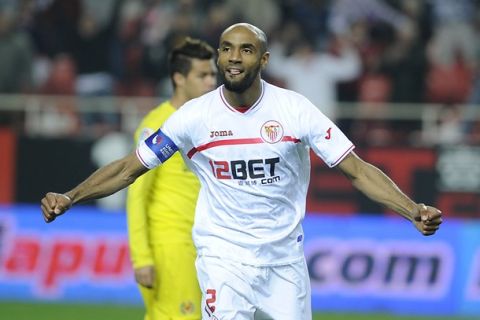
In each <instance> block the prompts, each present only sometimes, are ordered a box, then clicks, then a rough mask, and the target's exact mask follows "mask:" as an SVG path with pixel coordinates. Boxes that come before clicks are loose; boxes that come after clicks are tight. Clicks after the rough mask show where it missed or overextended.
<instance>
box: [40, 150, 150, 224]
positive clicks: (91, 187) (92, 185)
mask: <svg viewBox="0 0 480 320" xmlns="http://www.w3.org/2000/svg"><path fill="white" fill-rule="evenodd" d="M147 171H148V169H147V168H146V167H145V166H144V165H143V164H142V163H141V162H140V161H139V160H138V158H137V156H136V155H135V152H133V153H131V154H129V155H127V156H126V157H124V158H122V159H120V160H116V161H114V162H112V163H110V164H108V165H106V166H104V167H101V168H100V169H98V170H97V171H95V172H94V173H93V174H92V175H91V176H89V177H88V178H87V179H85V180H84V181H83V182H81V183H80V184H79V185H78V186H76V187H75V188H73V189H72V190H70V191H68V192H66V193H65V194H60V193H53V192H49V193H47V194H46V195H45V197H44V198H43V199H42V201H41V203H42V212H43V217H44V219H45V221H46V222H51V221H53V220H55V218H56V217H57V216H59V215H61V214H63V213H64V212H65V211H67V210H68V209H69V208H70V207H71V206H72V205H73V204H75V203H78V202H82V201H87V200H93V199H99V198H103V197H106V196H108V195H111V194H113V193H115V192H117V191H119V190H121V189H123V188H125V187H127V186H128V185H130V184H131V183H133V182H134V181H135V179H136V178H138V177H139V176H140V175H142V174H143V173H145V172H147Z"/></svg>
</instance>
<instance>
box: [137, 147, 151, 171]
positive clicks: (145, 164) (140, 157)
mask: <svg viewBox="0 0 480 320" xmlns="http://www.w3.org/2000/svg"><path fill="white" fill-rule="evenodd" d="M135 154H136V155H137V158H138V160H140V162H141V163H142V164H143V165H144V166H145V168H148V165H147V163H146V162H145V160H143V158H142V156H141V155H140V152H138V149H137V150H135Z"/></svg>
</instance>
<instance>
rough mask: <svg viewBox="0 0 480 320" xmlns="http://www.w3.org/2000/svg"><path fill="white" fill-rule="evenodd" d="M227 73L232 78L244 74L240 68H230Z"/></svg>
mask: <svg viewBox="0 0 480 320" xmlns="http://www.w3.org/2000/svg"><path fill="white" fill-rule="evenodd" d="M227 73H228V74H229V75H230V76H232V77H235V76H238V75H239V74H242V73H243V71H242V70H241V69H238V68H228V69H227Z"/></svg>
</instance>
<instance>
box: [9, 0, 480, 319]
mask: <svg viewBox="0 0 480 320" xmlns="http://www.w3.org/2000/svg"><path fill="white" fill-rule="evenodd" d="M239 21H246V22H251V23H253V24H255V25H257V26H259V27H260V28H262V29H263V30H265V31H266V32H267V34H268V35H269V40H270V48H271V53H272V57H271V66H270V67H269V68H268V69H267V70H266V71H265V72H264V78H265V79H267V80H268V81H270V82H273V83H275V84H278V85H281V86H284V87H287V88H292V89H294V90H297V91H299V92H302V93H304V94H305V95H306V96H307V97H309V98H310V99H311V100H312V101H313V102H315V103H316V104H317V105H319V106H321V107H322V110H324V112H325V113H327V114H328V115H329V116H330V117H332V118H334V119H335V120H336V121H337V123H338V124H339V126H340V127H341V128H342V129H343V130H344V131H345V132H346V133H347V134H348V135H349V136H350V137H351V139H352V140H353V141H354V142H355V143H356V145H357V152H358V153H359V154H360V155H361V156H362V157H364V158H365V159H367V160H369V161H371V162H372V163H374V164H376V165H378V166H379V167H380V168H382V169H383V170H384V171H385V172H387V173H388V174H389V175H390V176H391V177H392V178H393V179H394V180H395V181H396V182H397V183H398V184H399V185H400V187H401V188H402V189H403V190H404V191H405V192H406V193H408V194H409V195H411V196H412V197H413V198H415V199H416V200H417V201H419V202H425V203H429V204H433V205H435V206H437V207H439V208H440V209H441V210H442V211H443V212H444V214H445V217H446V219H445V223H444V225H443V226H442V230H441V231H440V232H439V234H438V235H437V236H435V237H431V238H428V239H427V238H423V237H422V236H420V235H418V234H417V233H416V232H415V231H414V230H413V228H412V227H411V226H410V225H409V224H408V223H405V221H403V220H401V219H399V218H397V217H396V216H394V215H393V214H391V213H390V212H388V211H385V210H384V209H382V208H380V207H378V206H376V205H374V204H372V203H371V202H369V201H368V200H367V199H365V198H364V197H363V196H362V195H360V194H358V193H357V192H355V191H354V190H353V189H352V187H351V186H350V185H349V184H348V182H347V180H346V179H345V178H343V177H342V176H341V175H339V174H338V173H337V172H336V171H335V170H329V169H327V168H326V167H325V166H324V165H323V164H322V163H321V162H320V161H319V160H318V159H316V158H312V178H311V185H310V189H309V195H308V207H307V211H308V214H307V217H306V221H305V233H306V241H305V247H306V248H305V251H306V256H307V261H308V266H309V269H310V274H311V281H312V302H313V307H314V310H315V312H317V316H320V318H322V319H479V318H480V236H479V235H480V223H479V222H480V220H479V218H480V197H479V194H480V111H479V110H480V45H479V42H480V37H479V36H478V32H479V28H480V1H478V0H456V1H453V0H261V1H255V0H242V1H240V0H223V1H222V0H197V1H194V0H176V1H174V0H118V1H117V0H102V1H95V0H68V1H67V0H63V1H62V0H0V318H1V319H27V320H29V319H54V320H56V319H96V318H98V319H100V318H102V319H110V318H112V319H113V318H115V319H141V317H142V307H141V300H140V297H139V294H138V292H137V289H136V287H135V285H134V282H133V276H132V272H131V267H130V264H129V258H128V249H127V245H126V232H125V212H124V209H123V205H124V194H122V193H119V194H117V195H114V196H112V197H109V198H107V199H105V200H102V201H98V202H95V203H89V204H87V205H84V206H79V207H77V208H75V210H74V211H72V212H71V213H70V214H69V215H68V216H66V217H63V218H62V219H59V221H57V222H56V223H55V224H52V225H48V226H47V225H45V224H44V223H43V220H42V218H41V217H40V210H39V208H38V207H39V204H38V201H39V199H40V198H41V197H42V196H43V194H44V193H45V192H46V191H49V190H59V191H60V190H67V189H69V188H71V187H72V186H73V185H75V184H77V183H78V182H79V181H81V180H82V179H83V178H85V177H86V176H87V175H88V174H89V173H91V172H92V171H93V170H94V169H95V168H97V167H98V166H101V165H103V164H106V163H107V162H109V161H111V160H113V159H115V158H118V157H120V156H122V155H123V154H125V153H126V152H128V151H129V150H131V148H132V142H131V134H132V132H133V130H134V129H135V127H136V126H137V124H138V123H139V120H140V119H141V117H142V116H143V115H144V114H145V113H146V112H147V111H148V110H149V109H150V108H152V107H153V106H156V105H157V104H158V103H159V102H160V101H162V100H163V99H165V97H168V95H169V94H170V90H171V89H170V87H169V80H168V74H167V70H166V65H165V59H166V52H167V51H168V48H170V47H171V46H172V45H174V44H175V43H176V42H177V41H178V40H179V39H181V38H182V37H184V36H186V35H190V36H196V37H200V38H202V39H204V40H207V41H208V42H209V43H211V44H212V45H213V46H214V47H216V46H217V39H218V36H219V34H220V32H221V31H222V30H223V29H224V28H225V27H226V26H228V25H230V24H232V23H234V22H239Z"/></svg>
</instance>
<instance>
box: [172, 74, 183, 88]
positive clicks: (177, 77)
mask: <svg viewBox="0 0 480 320" xmlns="http://www.w3.org/2000/svg"><path fill="white" fill-rule="evenodd" d="M173 82H174V83H175V85H176V86H177V87H183V86H184V85H185V76H184V75H183V74H181V73H180V72H175V73H174V74H173Z"/></svg>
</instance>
